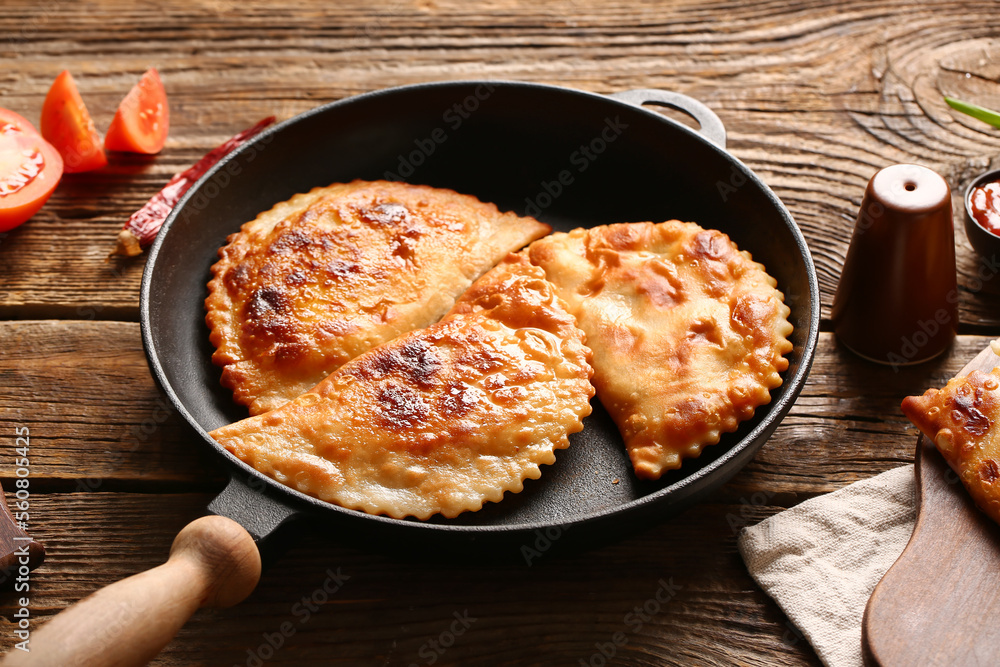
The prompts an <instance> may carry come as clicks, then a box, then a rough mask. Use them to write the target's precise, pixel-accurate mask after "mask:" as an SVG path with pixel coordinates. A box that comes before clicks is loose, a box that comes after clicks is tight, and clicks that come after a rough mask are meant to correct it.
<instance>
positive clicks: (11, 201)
mask: <svg viewBox="0 0 1000 667" xmlns="http://www.w3.org/2000/svg"><path fill="white" fill-rule="evenodd" d="M62 173H63V160H62V157H61V156H60V155H59V152H58V151H57V150H56V149H55V148H53V147H52V145H51V144H49V142H47V141H45V139H43V138H42V136H41V135H40V134H38V133H37V132H36V131H35V128H34V127H32V126H31V123H29V122H28V121H26V120H25V119H24V118H22V117H21V116H18V115H17V114H16V113H14V112H13V111H7V110H6V109H0V232H6V231H7V230H10V229H13V228H14V227H17V226H18V225H20V224H21V223H22V222H24V221H25V220H27V219H28V218H30V217H31V216H33V215H34V214H35V213H36V212H37V211H38V209H40V208H41V207H42V205H43V204H44V203H45V202H46V201H47V200H48V198H49V195H51V194H52V191H53V190H55V189H56V185H58V184H59V179H60V178H62Z"/></svg>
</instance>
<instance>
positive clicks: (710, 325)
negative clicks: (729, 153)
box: [526, 220, 792, 479]
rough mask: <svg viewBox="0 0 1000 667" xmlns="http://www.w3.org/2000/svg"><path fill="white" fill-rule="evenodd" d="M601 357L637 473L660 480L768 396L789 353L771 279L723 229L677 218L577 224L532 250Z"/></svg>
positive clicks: (597, 373) (610, 407) (604, 392)
mask: <svg viewBox="0 0 1000 667" xmlns="http://www.w3.org/2000/svg"><path fill="white" fill-rule="evenodd" d="M526 252H528V253H529V256H530V258H531V261H532V263H534V264H536V265H538V266H540V267H541V268H543V269H544V270H545V275H546V278H547V279H548V280H549V281H551V282H552V283H554V284H555V286H556V288H557V291H558V294H559V296H561V297H562V298H563V300H564V301H565V302H566V303H567V305H568V306H569V309H570V312H571V313H573V314H574V315H576V317H577V320H578V323H579V326H580V328H581V329H583V330H584V332H585V333H586V334H587V345H588V346H589V347H590V348H591V349H592V350H593V352H594V362H593V364H594V378H593V382H594V385H595V387H596V388H597V397H598V398H599V399H600V400H601V403H602V404H603V405H604V407H605V408H606V409H607V411H608V413H609V414H610V416H611V418H612V419H613V420H614V421H615V423H616V424H617V425H618V429H619V431H621V434H622V438H623V439H624V441H625V446H626V448H627V449H628V452H629V456H630V458H631V459H632V465H633V467H634V468H635V474H636V476H638V477H641V478H645V479H659V478H660V477H661V476H662V475H663V473H664V472H665V471H667V470H671V469H675V468H679V467H680V466H681V461H682V459H683V458H688V457H696V456H699V455H700V454H701V450H702V448H703V447H704V446H705V445H710V444H715V443H717V442H718V441H719V438H720V435H721V434H722V433H724V432H728V431H734V430H736V427H737V425H738V424H739V423H740V422H741V421H744V420H747V419H749V418H750V417H752V416H753V413H754V410H755V409H756V408H757V406H760V405H763V404H766V403H768V402H770V400H771V396H770V390H771V389H774V388H775V387H778V386H780V385H781V381H782V380H781V376H780V375H779V373H780V372H781V371H784V370H785V369H786V368H787V367H788V361H787V360H786V359H785V358H784V355H785V354H787V353H788V352H790V351H791V350H792V343H791V342H789V340H788V336H789V334H791V332H792V325H791V324H790V323H789V322H788V320H787V317H788V315H789V312H790V310H789V308H788V307H787V306H786V305H785V304H784V296H783V295H782V293H781V292H780V291H778V290H777V289H776V282H775V280H774V279H773V278H772V277H771V276H769V275H768V274H767V273H766V272H765V270H764V267H763V266H762V265H761V264H758V263H756V262H754V261H753V260H752V259H751V257H750V255H749V254H748V253H746V252H742V251H740V250H739V249H737V247H736V246H735V245H734V244H733V242H732V241H731V240H730V239H729V237H728V236H726V235H725V234H723V233H721V232H718V231H714V230H706V229H702V228H701V227H699V226H698V225H696V224H694V223H685V222H679V221H677V220H671V221H668V222H664V223H660V224H653V223H650V222H643V223H624V224H615V225H607V226H603V227H594V228H590V229H577V230H574V231H572V232H570V233H568V234H563V233H560V234H553V235H552V236H548V237H546V238H543V239H540V240H538V241H535V242H534V243H532V244H531V246H529V248H528V250H527V251H526Z"/></svg>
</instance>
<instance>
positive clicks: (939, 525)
mask: <svg viewBox="0 0 1000 667" xmlns="http://www.w3.org/2000/svg"><path fill="white" fill-rule="evenodd" d="M998 364H1000V357H998V356H996V355H995V354H994V353H993V352H992V350H991V349H990V348H989V347H987V348H986V349H985V350H983V351H982V352H980V353H979V355H978V356H976V358H975V359H973V360H972V361H971V362H969V363H968V364H967V365H966V366H965V368H963V369H962V370H961V372H960V373H959V375H967V374H968V373H970V372H972V371H973V370H981V371H984V372H989V371H990V370H992V369H993V367H994V366H996V365H998ZM916 479H917V521H916V525H915V527H914V529H913V535H912V537H910V541H909V543H908V544H907V545H906V549H904V550H903V553H902V554H901V555H900V557H899V559H898V560H897V561H896V562H895V563H894V564H893V566H892V567H891V568H889V571H888V572H886V574H885V576H884V577H882V580H881V581H880V582H879V584H878V585H877V586H876V587H875V590H874V592H873V593H872V596H871V599H869V601H868V606H867V607H866V609H865V616H864V621H863V624H862V639H861V643H862V646H863V648H864V651H865V661H866V663H867V664H872V665H882V666H883V667H896V666H897V665H898V666H906V667H909V666H910V665H935V667H937V666H941V667H943V666H945V665H962V666H963V667H964V666H970V665H1000V623H998V622H997V620H996V616H995V614H996V613H997V612H1000V526H997V525H996V524H995V523H993V521H992V520H990V519H989V518H988V517H987V516H986V515H985V514H983V513H982V512H980V511H979V510H978V509H977V508H976V506H975V503H973V502H972V498H971V497H970V496H969V494H968V493H966V491H965V487H964V486H962V483H961V481H960V480H959V478H958V475H956V474H955V472H954V471H952V469H951V468H950V467H949V466H948V464H947V463H946V462H945V460H944V459H943V458H942V457H941V455H940V454H939V453H938V451H937V449H935V447H934V445H933V444H932V443H931V442H930V440H928V439H927V438H926V437H924V436H921V437H920V438H919V440H918V441H917V455H916Z"/></svg>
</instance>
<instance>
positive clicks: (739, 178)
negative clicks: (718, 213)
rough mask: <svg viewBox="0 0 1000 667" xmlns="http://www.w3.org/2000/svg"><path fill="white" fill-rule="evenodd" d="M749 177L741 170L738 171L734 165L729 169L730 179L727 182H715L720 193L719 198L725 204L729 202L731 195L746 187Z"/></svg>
mask: <svg viewBox="0 0 1000 667" xmlns="http://www.w3.org/2000/svg"><path fill="white" fill-rule="evenodd" d="M747 180H748V179H747V175H746V173H744V172H743V171H742V170H741V169H738V168H737V167H736V165H735V164H734V165H733V166H732V167H730V169H729V178H728V179H726V180H724V181H723V180H718V181H716V182H715V189H716V190H718V191H719V197H720V198H721V199H722V201H723V203H725V202H727V201H729V197H730V195H732V194H733V193H735V192H737V191H739V189H740V188H742V187H743V186H744V185H746V184H747Z"/></svg>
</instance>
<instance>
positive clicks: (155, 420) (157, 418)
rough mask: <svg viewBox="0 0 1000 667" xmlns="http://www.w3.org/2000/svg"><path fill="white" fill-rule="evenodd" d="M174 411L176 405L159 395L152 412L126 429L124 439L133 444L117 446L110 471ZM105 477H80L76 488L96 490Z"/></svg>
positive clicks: (112, 454)
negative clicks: (124, 447)
mask: <svg viewBox="0 0 1000 667" xmlns="http://www.w3.org/2000/svg"><path fill="white" fill-rule="evenodd" d="M174 412H175V410H174V407H173V406H172V405H171V404H170V403H169V402H168V401H167V400H166V399H165V398H163V396H157V398H156V401H155V403H154V408H153V412H152V414H150V416H149V417H147V418H146V419H144V420H142V421H141V422H140V423H138V424H134V425H132V426H131V427H129V428H128V429H127V430H126V434H125V437H123V438H122V440H129V439H131V446H130V447H129V448H128V449H125V450H123V449H120V448H116V449H114V450H113V451H112V453H111V454H110V458H109V459H108V461H107V466H108V472H109V473H110V472H114V471H116V470H118V469H119V468H120V467H121V466H122V464H123V462H124V460H125V456H126V455H128V454H134V453H135V452H136V451H137V450H138V449H139V448H140V447H141V446H142V445H143V444H144V443H146V442H147V441H148V440H149V438H150V436H152V435H153V434H154V433H156V432H157V431H158V430H160V426H162V425H163V423H164V422H165V421H167V420H168V419H169V418H170V416H171V415H173V414H174ZM105 479H106V478H104V477H85V478H82V479H78V480H77V482H76V490H77V491H81V492H92V491H96V490H98V489H99V488H101V486H103V485H104V482H105Z"/></svg>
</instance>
